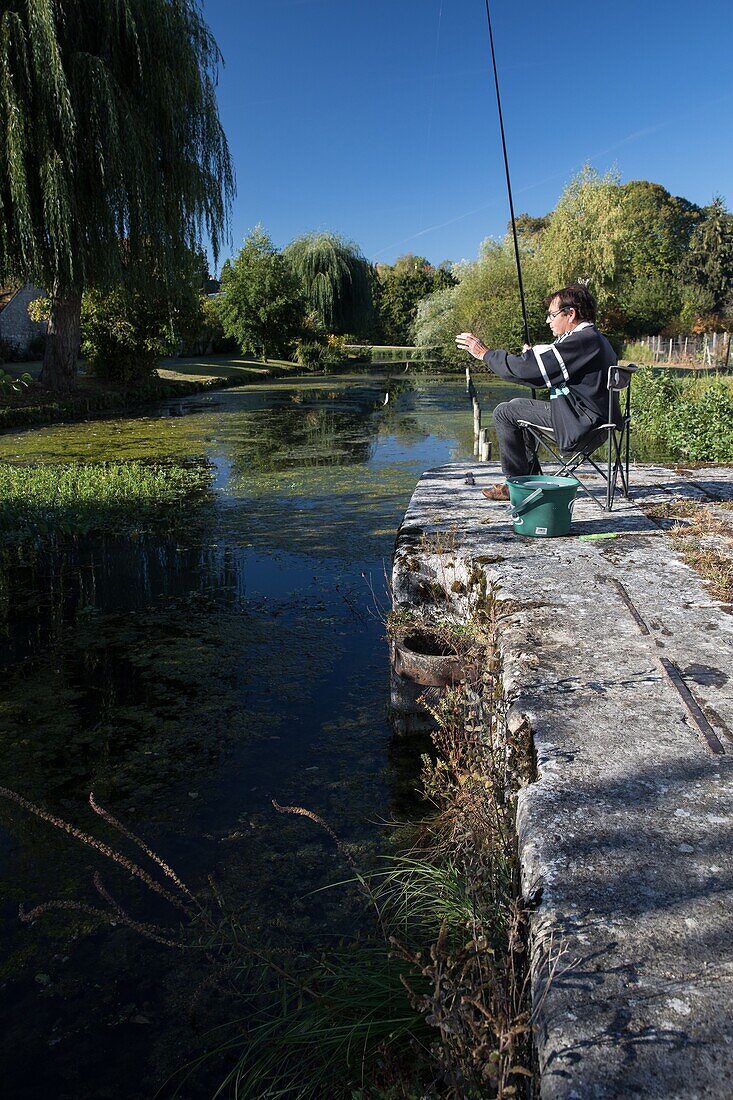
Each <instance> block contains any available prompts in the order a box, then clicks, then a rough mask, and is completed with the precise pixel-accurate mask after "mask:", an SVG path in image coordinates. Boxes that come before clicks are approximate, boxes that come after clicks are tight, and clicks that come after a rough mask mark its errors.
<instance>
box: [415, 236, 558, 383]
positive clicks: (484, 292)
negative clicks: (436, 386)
mask: <svg viewBox="0 0 733 1100" xmlns="http://www.w3.org/2000/svg"><path fill="white" fill-rule="evenodd" d="M454 273H455V276H457V279H458V282H457V285H456V286H454V287H450V288H444V289H443V290H441V291H439V292H438V293H436V294H432V295H431V296H430V297H429V298H428V299H427V300H425V301H424V302H422V303H421V304H420V306H419V310H418V316H417V323H416V337H417V344H418V346H420V347H423V348H430V347H435V346H436V345H437V346H439V347H440V348H441V358H444V359H446V360H447V361H448V362H454V363H459V362H460V363H465V352H457V350H456V346H455V337H456V333H458V332H474V333H476V335H477V336H480V337H481V339H482V340H483V341H484V342H485V343H486V344H487V345H488V346H489V347H502V348H507V349H509V350H513V351H518V350H519V349H520V348H521V346H522V344H523V343H524V322H523V319H522V308H521V303H520V298H519V287H518V283H517V269H516V263H515V259H514V246H513V244H512V242H511V241H510V239H509V238H508V237H507V238H505V240H504V241H501V242H500V241H494V240H487V241H484V243H483V245H482V246H481V254H480V256H479V258H478V260H476V261H475V262H474V263H463V264H459V265H457V266H456V267H455V268H454ZM522 276H523V281H524V288H525V296H526V300H527V309H528V320H529V325H530V334H531V338H532V339H533V340H540V339H544V338H545V337H546V335H547V327H546V325H545V323H544V322H545V315H546V309H545V305H544V298H545V295H546V294H547V293H548V286H547V275H546V272H545V270H544V268H543V265H542V264H541V262H540V260H539V258H538V257H537V256H536V255H535V254H534V253H533V252H531V251H529V250H527V251H524V253H523V255H522Z"/></svg>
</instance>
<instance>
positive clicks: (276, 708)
mask: <svg viewBox="0 0 733 1100" xmlns="http://www.w3.org/2000/svg"><path fill="white" fill-rule="evenodd" d="M478 385H479V388H480V391H481V399H482V404H483V407H484V410H485V411H486V412H487V413H488V411H489V410H490V409H491V407H492V406H493V405H494V404H496V403H497V402H498V401H500V400H506V399H507V398H509V397H512V396H517V395H518V394H519V393H520V391H518V390H515V389H512V388H511V387H509V386H506V385H504V384H499V383H496V382H493V381H492V382H491V383H489V381H488V379H486V380H484V379H482V378H479V379H478ZM525 392H526V391H525ZM525 392H522V395H523V396H524V395H525ZM386 394H389V400H388V401H387V402H386V404H385V395H386ZM485 419H486V420H487V421H488V420H489V417H488V416H487V417H486V418H485ZM494 446H495V447H496V444H495V443H494ZM472 447H473V438H472V418H471V407H470V403H469V401H468V398H467V396H466V393H465V386H464V384H463V382H462V379H461V376H460V375H455V374H453V375H440V374H433V375H425V374H421V373H413V371H412V370H411V369H410V370H407V371H406V370H405V367H404V365H398V366H395V367H391V368H387V369H372V370H371V371H370V372H368V373H359V374H351V375H338V376H329V377H320V376H319V377H313V376H309V377H302V378H292V377H290V378H287V379H279V380H272V381H268V382H261V383H258V384H257V385H255V386H245V387H242V388H240V389H236V390H227V391H221V392H217V393H213V394H209V395H206V396H205V397H197V398H195V399H184V400H180V401H175V402H172V403H170V402H169V403H166V404H165V405H162V406H161V407H160V408H159V409H156V410H155V412H153V413H151V414H150V415H147V416H142V417H136V418H134V419H120V420H106V421H101V420H100V421H94V422H92V423H83V424H73V425H62V426H55V427H49V428H43V429H37V430H32V431H27V432H19V433H15V434H5V435H3V436H0V461H4V462H19V463H25V462H68V461H74V460H80V461H92V462H100V461H105V460H115V461H119V460H126V459H130V460H133V459H135V460H140V459H141V460H144V461H145V460H150V461H156V462H161V461H162V462H166V461H176V462H186V463H192V464H206V465H207V466H208V467H210V469H211V471H212V488H211V491H210V493H209V495H208V497H207V499H206V500H205V501H203V502H202V503H201V505H200V515H199V517H198V520H197V523H196V524H195V526H192V527H191V529H190V531H187V532H185V533H184V534H183V535H181V534H179V536H178V537H177V538H176V539H159V538H157V539H156V538H152V537H151V536H150V535H149V534H145V533H143V532H140V533H133V534H132V535H131V536H129V537H126V538H124V539H122V538H120V537H98V538H94V539H86V540H80V541H78V542H69V543H68V544H66V545H64V546H59V547H56V548H55V549H53V550H50V549H44V548H43V547H33V546H26V547H23V548H22V549H21V550H17V549H15V550H12V551H9V550H8V551H5V552H4V554H3V555H2V556H1V557H0V641H1V649H0V676H2V692H1V694H0V698H1V700H2V701H1V702H0V759H1V760H2V767H1V769H0V785H2V786H5V787H9V788H12V789H13V790H14V791H16V792H17V793H18V794H20V795H21V796H23V797H24V798H26V799H29V800H31V801H33V802H34V803H36V804H38V805H40V806H43V807H45V808H46V809H47V810H49V811H50V812H51V813H53V814H56V815H58V816H60V817H63V818H64V819H66V820H68V821H70V822H72V823H73V824H75V825H76V826H77V827H79V828H81V829H84V830H88V831H89V832H92V833H94V835H96V836H97V837H98V838H99V839H100V840H104V841H106V842H108V843H111V844H112V845H114V846H117V847H120V848H121V849H122V850H124V851H125V852H126V853H128V854H135V850H134V849H131V848H130V845H129V843H128V842H127V841H125V840H124V838H122V837H120V836H119V834H116V833H115V832H114V830H113V829H111V828H109V827H108V826H107V825H106V824H105V823H104V822H103V821H102V820H101V819H100V818H98V817H96V816H95V815H94V813H93V812H92V810H91V809H90V807H89V805H88V801H87V800H88V796H89V792H90V791H93V792H94V795H95V798H96V800H97V802H98V803H100V804H101V805H102V806H104V807H106V808H107V809H108V810H109V811H110V812H111V813H112V814H114V815H115V816H116V817H117V818H119V819H120V820H121V821H123V822H124V823H125V824H126V825H127V826H128V827H129V828H130V829H132V830H133V831H134V832H135V833H136V834H138V835H139V836H141V837H143V838H144V839H145V840H146V841H147V842H148V843H149V844H150V845H151V847H152V848H154V849H155V850H156V851H157V852H158V853H159V854H160V855H161V857H163V858H164V859H165V860H166V861H168V862H169V863H170V864H172V866H173V867H174V868H175V869H176V871H177V872H178V873H179V874H180V876H181V877H182V878H183V879H184V881H186V882H187V883H188V884H189V885H190V886H191V888H192V889H193V890H194V891H207V892H208V893H209V894H210V893H211V888H210V886H209V876H213V881H214V882H215V884H216V892H217V895H218V896H221V898H222V899H223V905H224V909H225V911H226V912H227V913H228V914H230V915H231V919H232V921H233V923H234V924H235V925H236V927H237V929H238V933H237V934H238V935H239V936H240V937H241V939H242V941H243V943H244V944H245V946H246V945H248V944H249V945H255V946H256V945H258V944H260V943H263V942H265V941H269V942H276V943H277V944H278V945H279V946H281V947H283V946H284V947H286V948H290V949H291V950H292V951H293V952H294V953H296V954H297V953H299V952H300V953H302V952H303V951H304V950H313V949H318V948H319V947H322V946H323V945H324V944H329V943H331V944H332V943H334V942H336V941H337V940H338V938H339V937H341V936H345V935H352V934H353V933H354V932H355V930H359V929H361V928H362V927H363V924H364V914H363V905H362V902H361V900H360V899H359V897H358V895H357V894H356V893H355V892H354V891H353V890H352V889H350V888H348V887H344V888H339V889H332V890H327V891H324V890H322V889H321V888H322V887H326V886H328V885H329V884H331V883H334V882H338V881H341V880H343V879H346V878H349V877H350V872H349V870H348V868H347V867H345V866H344V863H343V860H342V858H341V857H340V856H339V854H338V852H337V850H336V848H335V846H334V844H333V842H332V841H331V840H330V839H329V837H328V836H327V835H326V834H325V833H324V832H323V831H322V830H320V829H319V828H318V827H317V826H316V825H315V824H313V823H312V822H310V821H308V820H307V819H304V818H302V817H293V816H287V817H284V816H282V815H280V814H278V813H277V812H276V811H275V809H274V808H273V805H272V801H273V800H276V801H277V802H278V803H280V804H287V805H293V804H295V805H299V806H304V807H307V808H308V809H310V810H311V811H313V812H315V813H317V814H319V815H321V816H322V817H323V818H324V819H325V820H326V821H327V822H328V823H329V825H330V827H331V828H332V829H333V830H335V832H336V833H337V834H338V835H339V837H340V838H341V840H342V842H343V844H344V845H345V846H347V847H348V849H349V850H350V852H351V854H352V856H353V857H354V858H355V859H356V860H357V862H359V863H360V864H361V865H362V866H364V867H368V866H369V864H370V861H372V860H373V859H374V856H375V853H377V852H378V851H380V850H384V848H385V845H386V844H388V839H386V837H388V835H389V832H390V830H389V829H386V828H385V822H393V821H400V820H403V819H404V818H405V817H409V816H410V815H411V814H412V813H413V812H414V810H415V797H414V791H415V788H416V786H417V777H418V771H419V759H418V755H419V754H418V752H417V750H416V749H415V748H414V747H412V746H411V745H405V744H403V743H401V742H400V741H399V740H395V738H394V737H393V735H392V731H391V729H390V726H389V722H388V715H387V702H388V657H387V647H386V642H385V622H384V620H385V615H386V612H387V610H388V606H389V594H388V590H387V583H386V576H387V574H388V573H389V570H390V563H391V554H392V548H393V543H394V537H395V533H396V530H397V527H398V525H399V523H400V520H401V518H402V515H403V513H404V511H405V508H406V505H407V503H408V501H409V498H410V495H411V493H412V491H413V489H414V487H415V484H416V482H417V480H418V478H419V476H420V474H421V473H422V471H423V470H424V469H426V468H428V467H431V466H435V465H438V464H440V463H444V462H449V461H465V464H466V470H470V469H471V468H472V465H473V462H474V460H473V458H472ZM495 453H496V452H495ZM0 854H1V864H0V919H2V932H3V941H2V942H3V954H2V963H1V965H0V1047H1V1049H2V1054H1V1056H0V1064H1V1065H2V1078H1V1079H2V1082H3V1086H2V1089H3V1097H5V1098H7V1100H19V1098H28V1100H36V1098H38V1097H40V1096H49V1097H53V1098H54V1100H81V1098H84V1100H90V1098H95V1100H96V1098H100V1100H106V1098H109V1100H150V1098H151V1097H153V1096H155V1095H156V1093H157V1092H158V1090H162V1091H161V1095H162V1096H166V1095H170V1094H171V1093H172V1086H171V1085H170V1084H166V1082H168V1081H169V1078H170V1077H171V1075H172V1074H173V1073H174V1072H175V1070H176V1069H177V1068H179V1067H180V1066H182V1065H185V1064H187V1063H189V1062H191V1060H193V1059H195V1058H196V1057H197V1056H198V1055H199V1054H200V1053H201V1051H202V1049H204V1048H205V1047H206V1046H207V1045H208V1046H210V1045H212V1044H213V1045H216V1040H215V1039H213V1040H212V1039H211V1038H210V1037H207V1036H208V1035H209V1032H210V1030H211V1028H212V1027H214V1026H215V1025H220V1024H224V1023H227V1022H228V1021H231V1020H234V1019H236V1018H237V1015H238V1006H237V1004H236V1003H229V1002H227V1001H226V998H224V997H223V996H222V997H220V998H217V997H216V996H215V995H212V993H211V991H209V992H208V993H207V994H206V995H205V996H201V995H200V990H201V983H202V980H203V978H205V977H206V967H205V966H204V967H203V969H202V965H201V960H200V958H199V956H198V955H196V956H195V958H192V957H190V956H189V955H181V953H180V952H176V951H173V950H171V949H169V948H166V947H164V946H161V945H158V944H155V943H151V942H149V941H148V940H146V939H144V938H142V937H141V936H140V935H139V934H138V933H137V932H135V931H134V930H132V929H131V928H129V927H127V926H126V925H125V922H124V921H121V922H120V923H119V924H118V925H117V926H116V927H108V926H103V927H100V926H99V924H98V923H96V922H95V921H94V920H93V919H92V918H91V917H88V916H85V915H84V914H82V913H79V912H69V911H64V910H58V909H52V910H50V911H48V912H47V913H45V914H43V915H41V916H39V917H38V919H37V920H35V921H34V923H32V924H26V923H21V922H20V921H19V918H18V908H19V906H21V905H22V906H24V907H25V908H26V909H31V908H33V907H34V906H38V905H40V904H42V903H44V902H46V901H50V900H58V899H60V900H62V901H65V902H73V903H82V904H85V905H87V906H92V907H97V908H98V907H100V905H102V904H103V902H102V899H101V897H100V894H99V892H98V890H97V889H96V888H95V886H94V882H93V877H94V874H95V872H98V873H99V874H101V876H102V883H103V886H104V889H105V890H108V891H109V892H110V893H111V894H112V895H113V896H114V898H115V899H116V901H117V902H118V903H119V904H120V906H121V907H122V909H123V910H124V911H125V912H126V913H127V914H129V916H130V917H131V918H133V919H136V920H155V921H157V922H159V923H162V924H167V925H173V926H175V924H176V914H175V913H172V912H171V911H170V910H168V909H167V908H166V906H165V905H164V904H163V903H162V902H161V900H160V899H159V898H156V897H152V896H150V895H149V893H148V892H146V891H145V890H144V889H143V888H137V887H136V886H135V885H134V884H133V883H131V882H130V881H129V879H128V878H127V877H126V876H125V875H124V874H122V873H120V872H119V870H118V869H117V868H115V867H114V866H111V865H109V863H108V862H107V861H105V860H104V858H103V857H102V856H101V855H100V854H99V853H96V852H94V851H93V850H91V849H90V848H88V847H84V846H83V845H81V844H79V843H78V842H77V841H75V840H74V839H73V838H71V837H70V836H68V835H66V834H65V833H62V832H61V831H59V830H58V829H56V828H54V827H53V826H52V825H50V824H49V823H47V822H44V821H41V820H39V819H37V818H35V817H33V816H31V815H30V814H28V813H27V812H26V811H25V810H23V809H22V808H21V807H20V806H17V805H15V804H12V803H8V802H0ZM138 855H139V853H138ZM221 1072H222V1068H221V1063H219V1062H217V1061H216V1060H214V1061H211V1062H207V1063H206V1064H205V1065H204V1066H203V1068H201V1069H199V1070H198V1071H197V1072H196V1073H195V1074H194V1076H193V1077H192V1078H191V1079H190V1080H187V1081H186V1083H185V1085H184V1086H182V1091H181V1095H182V1096H188V1097H199V1096H210V1095H212V1093H213V1091H214V1089H215V1086H216V1084H217V1082H218V1080H220V1079H221Z"/></svg>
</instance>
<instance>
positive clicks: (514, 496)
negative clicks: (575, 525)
mask: <svg viewBox="0 0 733 1100" xmlns="http://www.w3.org/2000/svg"><path fill="white" fill-rule="evenodd" d="M506 483H507V485H508V486H509V499H510V501H511V505H512V522H513V524H514V531H515V533H516V534H517V535H529V537H530V538H542V539H550V538H555V537H557V536H558V535H567V534H568V533H569V532H570V522H571V520H572V518H573V504H574V503H575V494H576V493H577V491H578V488H579V487H580V482H579V481H578V479H577V478H576V477H544V476H539V475H529V476H528V477H508V478H507V479H506Z"/></svg>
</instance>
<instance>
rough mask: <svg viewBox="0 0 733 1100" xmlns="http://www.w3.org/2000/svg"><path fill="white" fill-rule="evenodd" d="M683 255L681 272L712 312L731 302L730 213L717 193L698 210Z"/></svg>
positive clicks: (732, 219) (724, 308)
mask: <svg viewBox="0 0 733 1100" xmlns="http://www.w3.org/2000/svg"><path fill="white" fill-rule="evenodd" d="M702 214H703V217H702V219H701V220H700V221H699V222H698V224H697V226H696V227H695V230H694V232H693V234H692V239H691V241H690V248H689V252H688V254H687V256H686V258H685V264H684V274H685V276H686V278H687V280H688V281H689V283H690V284H691V285H692V286H694V287H697V288H698V289H699V290H701V291H703V292H704V294H705V295H706V297H707V299H708V300H709V301H710V303H711V308H712V310H713V311H716V312H721V313H722V312H724V311H729V310H730V309H731V307H732V306H733V214H730V213H729V212H728V211H727V210H726V209H725V204H724V203H723V200H722V198H721V197H720V196H719V195H717V196H716V197H715V198H714V199H713V201H712V203H711V204H710V206H707V207H705V208H704V209H703V211H702Z"/></svg>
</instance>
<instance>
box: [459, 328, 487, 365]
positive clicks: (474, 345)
mask: <svg viewBox="0 0 733 1100" xmlns="http://www.w3.org/2000/svg"><path fill="white" fill-rule="evenodd" d="M456 347H459V348H461V349H462V350H463V351H467V352H470V354H471V355H472V356H473V357H474V359H483V357H484V355H485V354H486V352H487V351H488V350H489V349H488V348H487V347H486V344H482V343H481V341H480V340H479V338H478V336H474V335H473V333H472V332H460V333H459V334H458V336H456Z"/></svg>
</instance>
